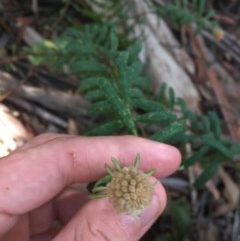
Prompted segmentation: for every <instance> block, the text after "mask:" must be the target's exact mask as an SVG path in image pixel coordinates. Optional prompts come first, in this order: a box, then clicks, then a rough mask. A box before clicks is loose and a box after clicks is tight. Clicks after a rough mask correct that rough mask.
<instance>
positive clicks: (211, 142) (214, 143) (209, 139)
mask: <svg viewBox="0 0 240 241" xmlns="http://www.w3.org/2000/svg"><path fill="white" fill-rule="evenodd" d="M202 139H203V140H204V143H205V145H206V144H207V145H208V146H210V147H211V148H212V149H215V151H217V152H219V153H221V154H222V155H223V156H224V157H225V158H227V159H230V160H231V159H232V158H233V155H232V152H231V151H230V150H229V149H228V148H226V147H225V146H224V145H223V144H222V143H221V141H220V140H216V139H215V138H214V137H213V136H212V135H211V134H206V135H204V136H203V137H202Z"/></svg>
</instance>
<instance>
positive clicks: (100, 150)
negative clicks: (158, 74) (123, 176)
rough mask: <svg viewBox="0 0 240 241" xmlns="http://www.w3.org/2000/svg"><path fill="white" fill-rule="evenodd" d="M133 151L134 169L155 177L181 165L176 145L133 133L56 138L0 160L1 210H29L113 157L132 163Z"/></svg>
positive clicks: (92, 176)
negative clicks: (137, 159)
mask: <svg viewBox="0 0 240 241" xmlns="http://www.w3.org/2000/svg"><path fill="white" fill-rule="evenodd" d="M137 153H140V155H141V162H140V166H139V168H140V169H143V170H144V171H147V170H149V169H152V168H155V169H156V173H155V176H157V177H163V176H166V175H169V174H170V173H172V172H173V171H174V170H175V169H176V168H177V166H178V165H179V163H180V154H179V152H178V150H177V149H176V148H174V147H172V146H169V145H165V144H161V143H157V142H153V141H150V140H146V139H143V138H138V137H133V136H118V137H117V136H116V137H63V136H60V137H59V138H54V139H51V140H49V141H48V142H45V143H42V144H40V145H37V146H34V147H33V148H30V149H26V150H23V151H20V152H16V153H13V154H11V155H9V156H8V157H5V158H3V159H2V160H1V161H0V192H1V196H0V211H1V210H5V212H6V213H10V214H14V215H17V214H23V213H25V212H28V211H30V210H32V209H34V208H36V207H39V206H40V205H42V204H43V203H45V202H47V201H48V200H50V199H51V198H53V197H54V196H55V195H57V194H58V193H59V192H60V191H61V190H62V189H63V188H64V187H65V186H67V185H69V184H71V183H74V182H89V181H93V180H96V179H97V178H99V177H101V176H102V175H104V173H105V171H104V168H103V167H104V164H105V163H109V164H110V162H111V161H110V158H111V157H112V156H114V157H115V158H117V159H118V160H119V162H120V164H121V165H123V166H124V165H132V164H133V161H134V158H135V157H136V154H137Z"/></svg>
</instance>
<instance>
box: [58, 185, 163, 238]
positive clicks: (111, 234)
mask: <svg viewBox="0 0 240 241" xmlns="http://www.w3.org/2000/svg"><path fill="white" fill-rule="evenodd" d="M165 206H166V193H165V190H164V188H163V186H162V185H161V184H160V183H159V182H157V184H156V185H155V187H154V195H153V198H152V201H151V203H150V205H149V206H147V207H146V208H145V209H144V210H143V211H142V213H141V215H140V216H131V215H126V214H118V213H116V211H115V209H114V208H113V207H112V205H111V204H110V203H109V201H108V199H107V198H103V199H97V200H91V201H90V202H88V203H87V204H86V205H85V206H84V207H83V208H82V209H81V210H80V211H79V213H77V215H76V216H75V217H74V218H73V219H72V220H71V221H70V222H69V223H68V224H67V226H66V227H65V228H64V229H63V230H62V231H61V232H60V233H59V234H58V235H57V236H56V237H55V239H54V240H53V241H65V240H75V241H89V240H91V241H95V240H96V241H106V240H114V241H125V240H126V241H129V240H133V241H134V240H136V241H137V240H139V239H140V238H141V237H142V236H143V234H144V233H145V232H147V230H148V229H149V228H150V227H151V225H152V224H153V223H154V221H155V220H156V219H157V218H158V216H159V215H160V214H161V213H162V212H163V210H164V208H165Z"/></svg>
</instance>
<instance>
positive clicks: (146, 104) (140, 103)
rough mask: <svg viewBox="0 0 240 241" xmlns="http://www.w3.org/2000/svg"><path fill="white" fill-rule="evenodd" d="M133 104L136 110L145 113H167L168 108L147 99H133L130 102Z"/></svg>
mask: <svg viewBox="0 0 240 241" xmlns="http://www.w3.org/2000/svg"><path fill="white" fill-rule="evenodd" d="M130 101H131V104H132V106H133V107H135V108H139V109H141V110H144V111H147V112H149V111H153V112H154V111H156V112H157V111H160V112H166V108H165V107H164V106H163V105H161V104H160V103H158V102H155V101H152V100H147V99H133V100H130Z"/></svg>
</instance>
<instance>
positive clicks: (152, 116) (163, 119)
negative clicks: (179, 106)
mask: <svg viewBox="0 0 240 241" xmlns="http://www.w3.org/2000/svg"><path fill="white" fill-rule="evenodd" d="M174 120H176V115H175V114H173V113H170V112H163V113H161V112H150V113H146V114H142V115H139V116H137V117H136V119H135V121H136V122H142V123H148V124H163V125H166V124H168V123H171V122H173V121H174Z"/></svg>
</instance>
